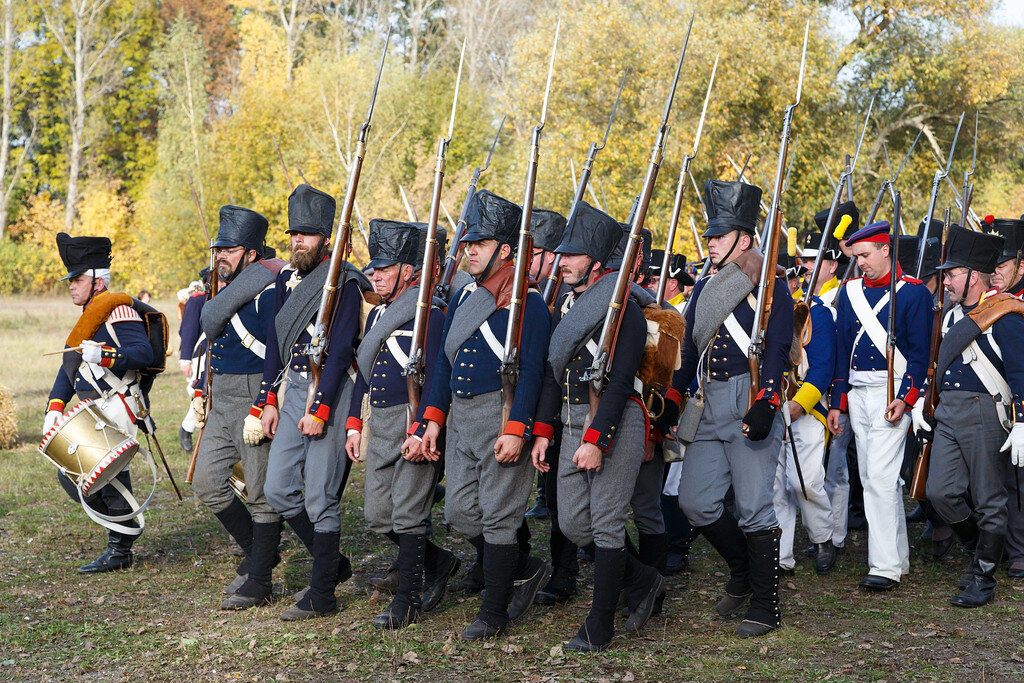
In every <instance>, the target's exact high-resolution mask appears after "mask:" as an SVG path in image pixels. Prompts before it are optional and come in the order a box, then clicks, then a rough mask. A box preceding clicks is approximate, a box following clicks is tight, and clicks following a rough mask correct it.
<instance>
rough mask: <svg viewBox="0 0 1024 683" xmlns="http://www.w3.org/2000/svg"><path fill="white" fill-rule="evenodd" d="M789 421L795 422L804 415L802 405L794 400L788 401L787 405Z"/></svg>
mask: <svg viewBox="0 0 1024 683" xmlns="http://www.w3.org/2000/svg"><path fill="white" fill-rule="evenodd" d="M788 408H789V421H790V423H793V422H796V421H797V420H799V419H800V418H801V417H803V416H804V407H803V406H802V405H800V404H799V403H797V402H796V401H790V402H789V405H788Z"/></svg>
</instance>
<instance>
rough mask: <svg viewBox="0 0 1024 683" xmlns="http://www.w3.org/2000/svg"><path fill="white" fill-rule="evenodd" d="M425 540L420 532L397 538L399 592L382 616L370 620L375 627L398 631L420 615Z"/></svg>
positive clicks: (424, 536)
mask: <svg viewBox="0 0 1024 683" xmlns="http://www.w3.org/2000/svg"><path fill="white" fill-rule="evenodd" d="M426 545H427V537H426V535H425V534H423V533H418V534H399V536H398V590H397V591H396V592H395V597H394V599H393V600H392V601H391V604H390V605H388V606H387V607H386V608H385V609H384V611H383V612H382V613H381V614H378V615H377V616H376V617H374V619H373V626H374V628H379V629H388V630H394V629H400V628H405V627H406V626H408V625H409V624H411V623H413V622H414V621H416V619H417V617H419V615H420V600H421V596H420V591H422V590H423V555H424V553H425V552H426Z"/></svg>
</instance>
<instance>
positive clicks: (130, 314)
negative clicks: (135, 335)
mask: <svg viewBox="0 0 1024 683" xmlns="http://www.w3.org/2000/svg"><path fill="white" fill-rule="evenodd" d="M107 322H109V323H127V322H139V323H141V322H142V316H141V315H139V314H138V312H137V311H136V310H135V309H134V308H132V307H131V306H124V305H122V306H118V307H117V308H115V309H114V310H112V311H111V312H110V317H108V318H107Z"/></svg>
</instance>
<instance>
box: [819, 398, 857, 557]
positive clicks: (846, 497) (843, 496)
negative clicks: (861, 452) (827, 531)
mask: <svg viewBox="0 0 1024 683" xmlns="http://www.w3.org/2000/svg"><path fill="white" fill-rule="evenodd" d="M839 426H840V427H841V428H842V430H843V431H841V432H839V434H837V435H835V436H833V437H832V445H831V446H829V452H828V464H827V465H826V467H825V493H826V494H828V500H829V502H830V503H831V504H832V521H833V522H834V524H835V526H834V527H833V530H832V544H833V545H835V546H836V547H837V548H842V547H843V546H845V545H846V532H847V521H848V518H849V515H850V468H849V465H848V464H847V462H846V451H848V450H849V449H850V442H851V441H852V440H853V427H851V426H850V416H849V415H848V414H847V413H840V415H839Z"/></svg>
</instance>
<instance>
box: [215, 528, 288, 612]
mask: <svg viewBox="0 0 1024 683" xmlns="http://www.w3.org/2000/svg"><path fill="white" fill-rule="evenodd" d="M280 543H281V522H255V523H253V525H252V547H251V550H250V551H249V574H248V577H247V578H246V580H245V582H244V583H243V584H242V585H241V586H239V588H238V590H236V591H235V592H234V594H232V595H230V596H228V597H227V599H225V600H224V602H222V603H221V605H220V608H221V609H228V610H243V609H249V608H250V607H256V606H257V605H265V604H267V603H269V602H270V595H271V586H272V583H271V577H272V575H273V568H274V567H275V566H276V565H277V563H278V562H279V561H280V559H281V558H280V555H278V552H277V548H278V546H279V545H280Z"/></svg>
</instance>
